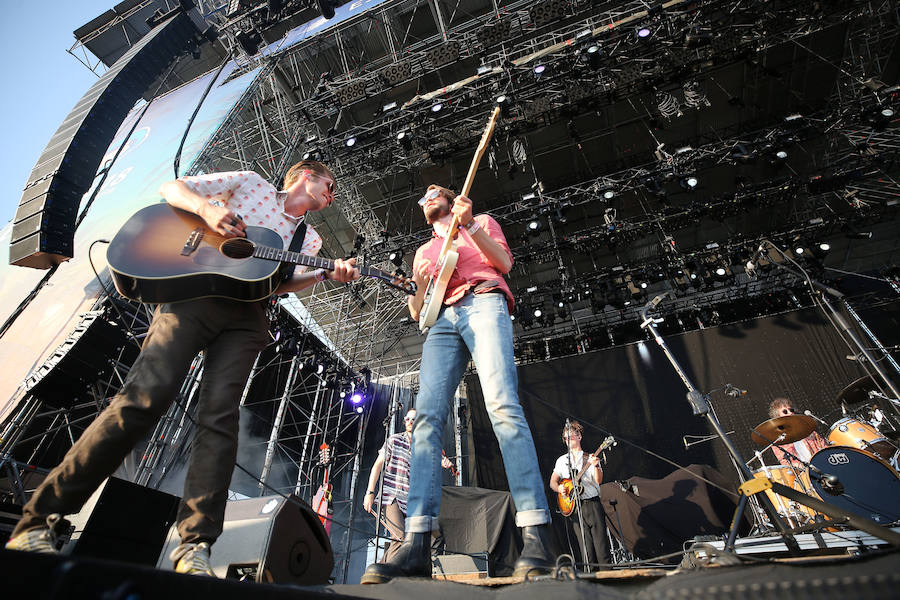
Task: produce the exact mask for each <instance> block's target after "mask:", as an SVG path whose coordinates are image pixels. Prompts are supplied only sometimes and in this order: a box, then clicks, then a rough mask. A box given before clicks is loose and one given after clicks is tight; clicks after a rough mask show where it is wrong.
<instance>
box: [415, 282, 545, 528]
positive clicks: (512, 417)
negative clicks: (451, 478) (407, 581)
mask: <svg viewBox="0 0 900 600" xmlns="http://www.w3.org/2000/svg"><path fill="white" fill-rule="evenodd" d="M470 356H471V358H472V359H473V360H474V361H475V368H476V369H477V371H478V377H479V380H480V381H481V388H482V390H483V392H484V404H485V408H487V413H488V415H490V418H491V425H492V426H493V428H494V435H496V436H497V441H498V442H499V443H500V452H501V453H502V455H503V464H504V466H505V468H506V479H507V481H508V482H509V489H510V492H511V493H512V497H513V502H515V504H516V513H517V514H516V525H518V526H519V527H526V526H529V525H541V524H544V523H549V522H550V511H549V510H548V508H547V497H546V496H545V495H544V489H543V482H542V481H541V474H540V472H539V470H538V462H537V453H536V452H535V450H534V440H533V439H532V437H531V430H530V429H529V428H528V423H527V422H526V421H525V415H524V413H523V412H522V406H521V405H520V404H519V394H518V377H517V375H516V365H515V361H514V359H513V336H512V322H511V321H510V319H509V311H508V309H507V307H506V296H504V295H503V294H497V293H488V294H466V296H465V297H463V299H462V300H460V301H459V302H457V303H456V304H454V305H452V306H445V307H444V308H443V309H442V310H441V314H440V316H438V319H437V321H436V322H435V324H434V326H433V327H432V328H431V330H430V331H429V332H428V338H427V339H426V340H425V344H424V346H423V347H422V366H421V370H420V371H419V395H418V396H417V398H416V410H417V411H418V416H417V417H416V422H415V425H414V426H413V432H412V458H411V460H410V487H409V498H408V499H407V504H406V531H407V532H410V533H422V532H426V531H436V530H437V529H438V518H437V515H438V512H439V511H440V507H441V437H442V433H443V431H444V423H446V421H447V413H448V412H449V410H450V404H451V399H452V398H453V394H454V392H455V391H456V388H457V386H459V382H460V380H461V379H462V376H463V373H464V372H465V369H466V365H468V363H469V357H470Z"/></svg>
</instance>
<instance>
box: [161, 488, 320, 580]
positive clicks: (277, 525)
mask: <svg viewBox="0 0 900 600" xmlns="http://www.w3.org/2000/svg"><path fill="white" fill-rule="evenodd" d="M180 542H181V541H180V539H179V537H178V532H177V531H176V530H175V528H174V527H173V528H172V530H171V531H170V532H169V537H168V539H167V540H166V547H165V549H164V550H163V553H162V554H161V555H160V559H159V565H158V566H159V567H160V568H163V569H172V568H174V567H173V565H172V561H171V560H169V554H170V553H171V552H172V550H174V549H175V548H176V547H177V546H178V544H179V543H180ZM210 563H211V565H212V568H213V571H214V572H215V573H216V576H218V577H222V578H229V579H231V578H234V579H245V578H249V579H253V580H254V581H258V582H260V583H291V584H297V585H315V584H324V583H328V579H329V577H330V576H331V571H332V570H333V569H334V553H333V552H332V549H331V540H329V539H328V534H326V533H325V528H324V527H323V526H322V522H321V521H320V520H319V517H318V515H316V513H315V512H313V510H312V507H310V506H309V505H308V504H307V503H306V502H304V501H303V500H301V499H300V498H298V497H296V496H290V498H289V499H285V498H283V497H281V496H263V497H260V498H249V499H247V500H235V501H233V502H229V503H228V504H227V505H226V506H225V525H224V528H223V531H222V535H221V536H219V539H218V540H216V542H215V543H214V544H213V546H212V552H211V558H210Z"/></svg>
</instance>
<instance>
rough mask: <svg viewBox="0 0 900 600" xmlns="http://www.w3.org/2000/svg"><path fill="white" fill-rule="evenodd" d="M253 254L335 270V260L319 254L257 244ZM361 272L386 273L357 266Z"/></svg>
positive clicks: (379, 275)
mask: <svg viewBox="0 0 900 600" xmlns="http://www.w3.org/2000/svg"><path fill="white" fill-rule="evenodd" d="M253 256H255V257H256V258H263V259H266V260H274V261H278V262H286V263H291V264H293V265H302V266H304V267H313V268H315V269H325V270H326V271H334V261H333V260H331V259H329V258H319V257H318V256H309V255H307V254H300V253H299V252H293V251H291V250H280V249H278V248H271V247H269V246H256V247H255V248H254V249H253ZM356 268H357V269H359V272H360V273H361V274H362V275H365V276H366V277H378V278H380V279H384V273H383V272H382V271H380V270H379V269H372V268H370V267H361V266H358V265H357V267H356Z"/></svg>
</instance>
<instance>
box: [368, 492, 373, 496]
mask: <svg viewBox="0 0 900 600" xmlns="http://www.w3.org/2000/svg"><path fill="white" fill-rule="evenodd" d="M369 495H372V496H374V495H375V492H366V496H369Z"/></svg>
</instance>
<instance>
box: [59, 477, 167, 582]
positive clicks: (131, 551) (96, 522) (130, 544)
mask: <svg viewBox="0 0 900 600" xmlns="http://www.w3.org/2000/svg"><path fill="white" fill-rule="evenodd" d="M180 500H181V499H180V498H179V497H178V496H173V495H171V494H166V493H165V492H160V491H159V490H154V489H151V488H147V487H144V486H142V485H137V484H136V483H131V482H130V481H125V480H124V479H117V478H115V477H110V478H109V479H107V480H106V481H104V482H103V484H101V485H100V487H99V488H97V491H96V492H94V494H93V495H92V496H91V497H90V498H89V499H88V501H87V502H86V503H85V505H84V507H83V508H82V509H81V512H79V513H77V514H74V515H70V516H69V517H67V518H68V520H69V521H70V522H71V523H72V526H73V527H74V530H73V531H72V535H71V537H70V539H69V541H68V542H67V543H66V545H65V546H64V547H63V552H64V553H66V554H71V555H72V556H78V557H90V558H105V559H109V560H117V561H121V562H127V563H132V564H138V565H148V566H154V565H155V564H156V563H157V561H158V560H159V553H160V552H161V551H162V547H163V543H164V542H165V541H166V537H167V535H168V533H169V529H170V528H171V527H172V524H173V523H174V522H175V515H176V513H177V512H178V503H179V502H180Z"/></svg>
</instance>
